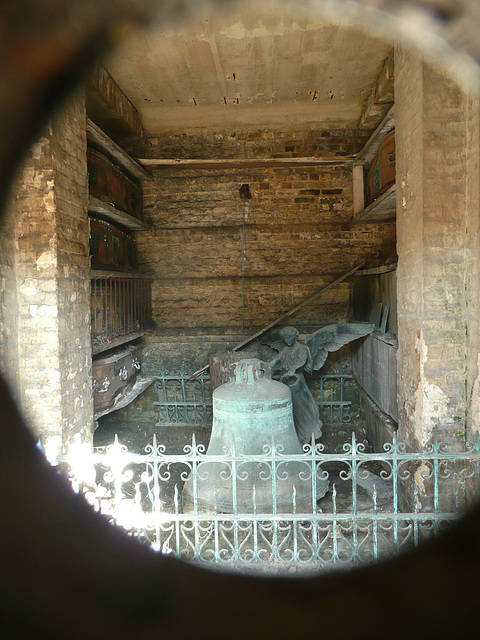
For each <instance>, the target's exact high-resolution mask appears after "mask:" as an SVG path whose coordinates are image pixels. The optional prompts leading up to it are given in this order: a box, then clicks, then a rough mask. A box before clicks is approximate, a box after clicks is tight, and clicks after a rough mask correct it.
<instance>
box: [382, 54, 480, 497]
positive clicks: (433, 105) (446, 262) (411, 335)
mask: <svg viewBox="0 0 480 640" xmlns="http://www.w3.org/2000/svg"><path fill="white" fill-rule="evenodd" d="M395 69H396V87H395V95H396V108H395V109H396V110H395V113H396V139H397V185H398V187H399V188H398V190H397V219H398V224H397V234H398V255H399V261H398V270H397V276H398V331H399V333H398V337H399V352H398V365H399V366H398V400H399V432H400V434H401V435H402V437H403V438H404V439H406V440H407V441H408V442H409V443H410V444H411V446H412V447H415V448H418V447H422V446H423V445H424V444H425V443H426V442H427V441H428V440H429V439H430V437H431V436H432V430H433V429H434V428H437V429H438V430H439V432H440V437H441V438H443V439H444V440H445V441H446V442H450V443H456V442H457V443H458V442H461V441H463V440H464V439H465V436H466V435H469V432H470V431H471V428H472V420H473V419H474V416H473V415H472V414H471V409H470V407H469V405H470V402H471V399H472V393H471V389H472V388H473V386H474V384H475V383H474V382H473V380H474V378H475V376H477V378H478V353H479V350H478V337H477V336H478V320H477V318H478V291H479V289H478V257H477V256H478V240H479V234H478V217H479V209H478V197H479V195H478V194H479V179H478V153H479V146H478V104H475V103H474V102H473V101H472V100H471V99H469V98H468V97H467V96H466V95H465V94H463V93H462V92H461V91H460V90H459V89H458V87H457V86H456V85H455V84H454V83H453V82H452V81H451V80H450V79H449V78H447V77H445V76H444V75H442V74H441V73H439V72H438V71H436V70H433V69H432V68H430V67H429V66H428V65H426V64H424V63H423V62H422V61H421V60H418V59H416V58H415V57H414V55H413V54H411V53H409V54H407V53H405V52H404V51H403V50H401V49H398V50H397V51H396V60H395ZM477 411H478V409H477ZM469 414H470V415H469ZM477 415H478V414H477ZM476 420H477V423H478V418H476ZM420 471H421V470H420ZM420 471H418V472H417V474H416V475H415V481H416V482H417V486H418V488H419V491H420V496H421V497H420V501H421V500H422V499H423V498H422V495H423V494H424V493H425V481H424V479H423V476H422V475H421V472H420ZM443 495H444V498H445V499H447V500H448V491H445V492H444V494H443Z"/></svg>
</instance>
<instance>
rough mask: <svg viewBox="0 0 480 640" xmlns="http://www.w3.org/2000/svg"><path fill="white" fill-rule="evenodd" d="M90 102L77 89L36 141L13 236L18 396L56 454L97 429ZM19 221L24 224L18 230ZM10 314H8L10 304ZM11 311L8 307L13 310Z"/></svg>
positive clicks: (6, 240) (13, 360)
mask: <svg viewBox="0 0 480 640" xmlns="http://www.w3.org/2000/svg"><path fill="white" fill-rule="evenodd" d="M85 122H86V116H85V102H84V99H83V97H77V98H76V99H75V100H73V101H72V102H71V103H70V104H69V106H68V107H67V108H66V109H65V110H64V111H63V112H62V113H61V114H59V115H57V116H56V118H55V119H54V120H53V122H52V123H51V124H50V125H49V126H48V127H47V128H46V130H45V131H44V133H43V135H42V136H41V137H40V139H39V140H38V142H37V143H36V144H35V145H33V147H32V149H31V151H30V153H29V155H28V157H27V158H26V160H25V162H24V165H23V167H22V171H21V172H20V174H19V176H18V179H17V183H16V189H15V191H14V194H13V197H12V202H11V206H10V211H9V212H8V214H7V219H8V220H9V221H10V225H7V227H6V229H7V231H8V230H10V232H11V233H9V234H8V235H5V233H4V232H2V234H3V244H4V245H7V246H9V247H10V249H12V241H11V238H10V236H12V237H13V236H14V238H15V241H14V242H15V244H16V247H14V248H15V250H14V251H12V250H11V251H10V253H9V255H11V256H12V261H13V267H11V268H10V269H8V268H6V267H5V266H4V265H3V266H2V271H3V274H2V275H4V276H8V278H9V279H8V280H7V282H10V281H11V279H12V273H14V280H15V283H16V290H15V292H14V294H13V293H12V294H11V295H9V296H8V300H7V299H5V301H6V302H7V304H6V305H5V309H7V310H8V313H7V315H8V317H9V318H12V317H14V315H15V312H16V324H15V325H13V326H11V327H9V335H8V336H7V339H6V340H5V342H4V344H3V345H2V348H1V352H2V356H3V360H4V362H5V365H6V367H7V368H8V369H9V371H10V373H9V377H10V379H11V380H12V381H13V383H14V386H15V387H16V390H15V392H16V395H17V397H18V398H19V400H20V402H21V406H22V409H23V411H24V413H25V414H26V416H27V419H29V421H30V424H31V425H32V428H33V429H34V431H35V433H36V434H37V435H38V436H39V437H40V439H41V441H42V443H43V445H44V447H45V449H46V450H47V453H49V454H51V453H52V452H60V451H61V450H62V448H63V447H64V445H65V444H66V443H67V442H68V441H69V440H70V439H71V437H72V435H73V434H74V433H78V432H79V433H82V434H83V435H84V437H87V438H88V437H91V433H92V425H93V404H92V402H93V401H92V394H91V346H90V278H89V249H88V247H89V222H88V212H87V201H88V191H87V168H86V129H85ZM11 227H14V228H11ZM5 313H6V312H5ZM5 313H4V315H5Z"/></svg>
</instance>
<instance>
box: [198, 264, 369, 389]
mask: <svg viewBox="0 0 480 640" xmlns="http://www.w3.org/2000/svg"><path fill="white" fill-rule="evenodd" d="M362 267H363V264H357V266H356V267H353V269H350V271H347V272H346V273H344V274H343V275H341V276H340V277H339V278H337V279H336V280H334V281H333V282H330V284H327V285H326V286H325V287H322V288H321V289H320V291H317V293H315V294H314V295H313V296H310V298H307V299H306V300H304V301H303V302H301V303H300V304H297V306H296V307H293V309H290V310H289V311H287V312H286V313H284V314H283V315H281V316H279V317H278V318H276V319H275V320H274V321H273V322H271V323H270V324H267V326H266V327H263V329H260V331H257V333H255V334H253V336H250V338H247V339H246V340H244V341H243V342H241V343H240V344H237V345H236V346H235V347H233V349H232V351H239V350H240V349H242V348H243V347H245V346H246V345H247V344H250V342H253V341H254V340H255V339H256V338H259V337H260V336H262V335H263V334H264V333H266V332H267V331H268V330H269V329H272V328H273V327H275V326H276V325H277V324H280V322H282V320H285V319H286V318H289V317H290V316H293V314H294V313H296V312H297V311H298V310H299V309H301V308H302V307H304V306H305V305H307V304H308V303H309V302H313V301H314V300H316V299H317V298H318V297H319V296H321V295H322V293H324V292H325V291H327V290H328V289H331V288H332V287H334V286H335V285H336V284H340V282H343V280H346V279H347V278H348V277H349V276H351V275H353V274H354V273H355V272H356V271H358V270H359V269H361V268H362ZM209 368H210V365H209V364H207V365H205V366H204V367H202V368H201V369H199V370H198V371H195V373H193V374H192V375H191V376H190V378H189V380H193V379H195V378H196V377H197V376H199V375H200V374H201V373H203V372H204V371H207V370H208V369H209Z"/></svg>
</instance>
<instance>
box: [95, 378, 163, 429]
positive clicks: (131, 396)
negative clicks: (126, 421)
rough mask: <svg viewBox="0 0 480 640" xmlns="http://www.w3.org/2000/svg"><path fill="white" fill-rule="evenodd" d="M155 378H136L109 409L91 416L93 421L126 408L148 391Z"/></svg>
mask: <svg viewBox="0 0 480 640" xmlns="http://www.w3.org/2000/svg"><path fill="white" fill-rule="evenodd" d="M154 381H155V378H154V377H152V376H141V375H140V376H138V378H137V379H136V380H135V382H134V384H133V386H132V387H131V388H130V389H127V390H125V391H124V392H122V393H121V394H120V395H119V396H118V397H117V398H116V400H115V404H114V405H113V407H110V409H105V410H104V411H99V412H98V413H95V415H94V416H93V419H94V420H98V418H101V417H102V416H106V415H108V414H109V413H112V412H113V411H118V409H123V408H125V407H126V406H128V405H129V404H130V403H131V402H133V401H134V400H135V398H137V397H138V396H139V395H140V394H141V393H143V392H144V391H145V389H148V387H149V386H150V385H151V384H153V382H154Z"/></svg>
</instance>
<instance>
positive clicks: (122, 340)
mask: <svg viewBox="0 0 480 640" xmlns="http://www.w3.org/2000/svg"><path fill="white" fill-rule="evenodd" d="M143 335H145V331H133V332H132V333H127V334H125V335H124V336H119V337H118V338H114V339H112V340H111V341H110V342H108V343H105V344H96V345H94V346H92V356H96V355H97V354H98V353H103V352H104V351H109V350H110V349H113V348H114V347H119V346H121V345H122V344H126V343H127V342H132V341H133V340H136V339H137V338H141V337H142V336H143Z"/></svg>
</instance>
